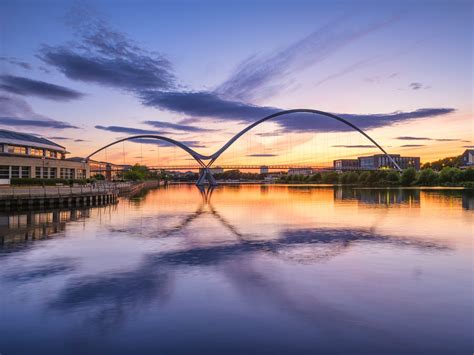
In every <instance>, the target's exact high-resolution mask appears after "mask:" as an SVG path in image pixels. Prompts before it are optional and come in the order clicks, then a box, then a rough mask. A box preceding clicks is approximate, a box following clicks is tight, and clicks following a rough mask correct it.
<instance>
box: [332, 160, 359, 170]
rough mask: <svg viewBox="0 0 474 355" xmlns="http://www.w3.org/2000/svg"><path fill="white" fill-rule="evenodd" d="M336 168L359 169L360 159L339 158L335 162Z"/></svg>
mask: <svg viewBox="0 0 474 355" xmlns="http://www.w3.org/2000/svg"><path fill="white" fill-rule="evenodd" d="M333 166H334V169H336V170H358V169H359V159H338V160H334V162H333Z"/></svg>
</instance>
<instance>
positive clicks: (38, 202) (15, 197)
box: [0, 180, 163, 209]
mask: <svg viewBox="0 0 474 355" xmlns="http://www.w3.org/2000/svg"><path fill="white" fill-rule="evenodd" d="M162 184H163V183H162V182H161V183H160V181H157V180H153V181H140V182H117V183H113V182H104V183H100V184H88V185H79V186H62V185H61V186H43V187H40V186H2V187H0V209H22V208H28V209H31V208H45V207H47V208H53V207H62V206H76V207H77V206H100V205H106V204H113V203H117V202H118V197H119V196H121V195H128V196H129V195H134V194H137V193H139V192H140V191H142V190H144V189H150V188H156V187H159V186H160V185H162Z"/></svg>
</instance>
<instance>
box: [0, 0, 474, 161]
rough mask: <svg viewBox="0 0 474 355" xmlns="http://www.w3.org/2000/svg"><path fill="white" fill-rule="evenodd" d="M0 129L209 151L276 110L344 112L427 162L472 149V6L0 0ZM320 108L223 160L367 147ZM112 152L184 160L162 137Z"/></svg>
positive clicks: (79, 147)
mask: <svg viewBox="0 0 474 355" xmlns="http://www.w3.org/2000/svg"><path fill="white" fill-rule="evenodd" d="M0 26H1V37H0V72H1V76H0V128H3V129H9V130H15V131H21V132H26V133H35V134H40V135H42V136H45V137H47V138H50V139H52V140H53V141H55V142H57V143H59V144H62V145H64V146H66V147H67V149H68V151H69V152H71V154H70V156H86V155H88V154H89V153H91V152H92V151H94V150H95V149H97V148H99V147H100V146H102V145H105V144H107V143H110V142H113V141H114V140H116V139H119V138H124V137H126V136H128V135H135V134H142V133H143V134H144V133H146V134H160V135H164V136H167V137H171V138H174V139H176V140H179V141H182V142H184V143H185V144H187V145H188V146H190V147H192V148H193V149H195V150H196V151H198V152H201V153H203V154H211V153H213V152H214V151H216V150H217V149H218V148H220V146H222V145H223V144H224V143H225V141H226V140H228V139H230V138H231V137H232V136H233V135H234V134H235V133H237V132H238V131H240V130H241V129H243V128H244V127H245V126H246V125H248V124H250V123H252V122H254V121H255V120H257V119H259V118H262V117H264V116H266V115H268V114H270V113H273V112H277V111H278V110H281V109H293V108H312V109H318V110H323V111H328V112H332V113H335V114H340V115H341V116H343V117H344V118H346V119H347V120H349V121H351V122H353V123H354V124H356V125H358V126H359V127H361V128H362V129H364V130H365V131H366V132H367V133H369V134H370V135H371V136H372V137H373V138H374V139H375V140H377V141H378V142H379V143H380V144H381V145H382V146H384V147H386V148H387V150H388V151H389V152H391V153H400V154H402V155H409V156H421V159H422V161H423V162H426V161H430V160H434V159H438V158H442V157H446V156H452V155H458V154H461V153H462V152H463V151H464V150H465V149H466V148H467V147H472V146H473V145H474V143H473V130H474V120H473V112H472V98H473V96H472V94H473V92H472V73H473V67H472V59H473V58H472V55H473V48H472V29H473V3H472V1H457V0H449V1H437V0H432V1H408V0H406V1H397V2H390V1H367V2H366V1H337V2H333V1H314V0H313V1H290V0H286V1H278V0H273V1H262V0H260V1H256V0H253V1H171V0H170V1H19V0H14V1H13V0H3V1H2V2H1V4H0ZM370 145H371V144H370V142H369V141H367V140H366V139H365V138H364V137H363V136H361V135H360V134H358V133H351V132H350V131H349V130H348V128H347V127H345V126H343V125H342V124H340V123H336V122H333V121H331V120H330V119H328V118H325V117H320V116H308V115H302V114H297V115H291V116H287V117H285V118H284V119H277V120H274V121H271V122H268V123H265V124H264V125H262V126H259V127H258V128H256V129H255V131H253V132H252V134H250V135H249V136H245V137H242V139H241V140H240V141H239V142H238V143H236V145H235V147H233V148H232V149H231V150H229V151H228V152H226V153H225V154H224V155H223V156H222V158H221V160H219V163H222V164H226V163H229V164H230V163H247V164H276V163H283V162H299V163H304V164H308V165H309V164H313V165H318V164H328V163H329V162H330V161H331V160H332V159H334V158H338V157H339V158H341V157H355V156H358V155H367V154H372V153H377V150H376V149H375V148H373V147H371V146H370ZM97 158H99V159H107V160H112V161H114V162H116V163H134V162H143V163H145V164H149V165H157V164H164V165H166V164H186V162H187V161H189V157H188V156H187V155H186V154H183V153H181V152H180V151H179V150H178V149H177V148H171V147H167V146H165V145H164V144H163V143H161V144H160V145H156V143H155V142H151V141H143V142H141V143H140V142H138V143H137V142H135V143H126V144H125V145H122V144H120V145H118V146H116V147H115V148H111V149H110V150H109V151H108V152H107V153H105V152H104V153H103V154H101V155H100V156H98V157H97Z"/></svg>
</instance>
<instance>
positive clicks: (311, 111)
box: [206, 108, 401, 171]
mask: <svg viewBox="0 0 474 355" xmlns="http://www.w3.org/2000/svg"><path fill="white" fill-rule="evenodd" d="M292 113H310V114H315V115H320V116H326V117H329V118H332V119H335V120H337V121H339V122H342V123H344V124H345V125H346V126H349V127H351V128H352V129H354V130H355V131H357V132H359V133H360V134H362V135H363V136H364V137H366V138H367V139H368V140H369V141H370V142H372V143H373V144H374V145H375V146H376V147H377V148H378V149H380V151H381V152H382V153H384V154H385V155H386V156H387V158H388V159H389V160H390V161H391V162H392V164H393V165H394V166H395V167H396V168H397V170H399V171H401V169H400V166H399V165H398V164H397V162H396V161H395V160H394V159H393V158H392V156H391V155H389V154H388V153H387V152H386V151H385V149H383V148H382V146H381V145H380V144H378V143H377V142H376V141H375V140H374V139H373V138H372V137H370V136H369V135H368V134H367V133H365V132H364V131H363V130H362V129H360V128H359V127H357V126H356V125H355V124H353V123H351V122H349V121H348V120H346V119H344V118H342V117H340V116H337V115H335V114H332V113H329V112H325V111H320V110H314V109H305V108H302V109H292V110H284V111H279V112H275V113H273V114H271V115H268V116H266V117H264V118H261V119H259V120H258V121H256V122H254V123H252V124H251V125H249V126H247V127H245V128H244V129H243V130H241V131H240V132H239V133H237V134H236V135H235V136H233V137H232V138H231V139H229V141H228V142H227V143H225V144H224V145H223V146H222V147H221V148H220V149H219V150H218V151H217V152H215V153H214V154H212V155H211V156H209V157H206V158H209V159H210V161H209V162H208V163H207V167H210V166H211V165H212V164H213V163H214V162H215V161H216V160H217V158H219V156H220V155H221V154H222V153H224V152H225V151H226V150H227V149H228V148H229V147H230V146H231V145H232V144H234V142H235V141H236V140H238V139H239V138H240V137H242V136H243V135H244V134H245V133H247V132H248V131H250V130H251V129H253V128H255V127H256V126H258V125H260V124H262V123H263V122H265V121H268V120H271V119H272V118H275V117H278V116H283V115H289V114H292Z"/></svg>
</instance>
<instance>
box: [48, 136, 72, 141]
mask: <svg viewBox="0 0 474 355" xmlns="http://www.w3.org/2000/svg"><path fill="white" fill-rule="evenodd" d="M48 139H54V140H57V141H66V140H70V139H71V138H68V137H61V136H53V137H48Z"/></svg>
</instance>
